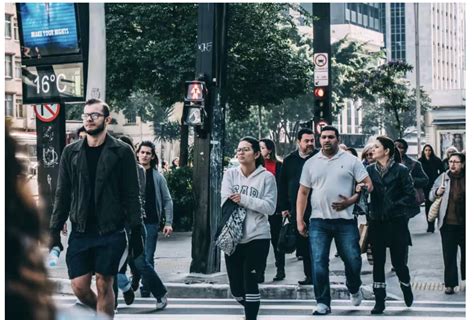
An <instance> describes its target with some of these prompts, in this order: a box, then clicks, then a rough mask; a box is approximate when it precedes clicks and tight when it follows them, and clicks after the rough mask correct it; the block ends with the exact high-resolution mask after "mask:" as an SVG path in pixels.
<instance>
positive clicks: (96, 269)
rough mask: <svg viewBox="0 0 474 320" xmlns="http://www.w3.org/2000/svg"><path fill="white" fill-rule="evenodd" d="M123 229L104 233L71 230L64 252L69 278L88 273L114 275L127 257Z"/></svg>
mask: <svg viewBox="0 0 474 320" xmlns="http://www.w3.org/2000/svg"><path fill="white" fill-rule="evenodd" d="M127 253H128V252H127V238H126V235H125V230H122V231H117V232H113V233H109V234H106V235H98V234H87V233H79V232H75V231H73V232H71V235H70V237H69V242H68V248H67V253H66V264H67V268H68V274H69V278H70V279H74V278H77V277H80V276H83V275H85V274H88V273H99V274H101V275H104V276H113V275H116V274H117V273H118V271H119V269H120V267H121V266H122V265H123V264H124V263H125V260H126V258H127Z"/></svg>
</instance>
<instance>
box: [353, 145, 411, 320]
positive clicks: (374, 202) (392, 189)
mask: <svg viewBox="0 0 474 320" xmlns="http://www.w3.org/2000/svg"><path fill="white" fill-rule="evenodd" d="M373 158H374V159H375V160H376V163H373V164H371V165H369V166H368V167H367V172H368V173H369V176H370V179H371V180H372V182H373V185H374V189H373V191H372V193H371V201H370V210H369V214H368V215H367V222H368V224H369V230H368V242H369V244H370V245H371V247H372V254H373V259H374V265H373V279H374V284H373V287H374V294H375V306H374V308H373V309H372V311H371V313H372V314H381V313H383V311H384V310H385V297H386V290H385V287H386V284H385V260H386V251H387V250H386V249H387V248H389V249H390V257H391V260H392V264H393V266H394V267H395V272H396V274H397V276H398V279H399V281H400V287H401V289H402V292H403V296H404V299H405V304H406V305H407V306H408V307H409V306H411V305H412V303H413V293H412V290H411V286H410V273H409V270H408V267H407V263H406V261H405V256H406V253H407V250H408V246H409V245H411V237H410V231H409V230H408V217H409V216H410V214H411V213H412V211H415V210H418V211H419V207H418V206H417V204H416V198H415V189H414V187H413V180H412V178H411V176H410V172H409V170H408V168H407V167H405V166H404V165H402V164H400V160H401V159H400V154H399V153H398V150H397V149H396V148H395V144H394V142H393V141H392V140H391V139H390V138H387V137H384V136H379V137H377V139H376V141H375V143H374V148H373ZM359 188H360V185H358V186H357V190H358V189H359Z"/></svg>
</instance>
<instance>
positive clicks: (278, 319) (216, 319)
mask: <svg viewBox="0 0 474 320" xmlns="http://www.w3.org/2000/svg"><path fill="white" fill-rule="evenodd" d="M114 318H115V319H122V320H135V319H154V320H156V319H157V318H159V319H160V320H162V319H164V320H183V319H186V320H187V319H189V320H222V319H226V320H242V319H243V315H227V314H226V315H222V314H192V315H185V314H179V315H170V314H160V315H159V317H158V316H157V314H133V315H132V314H116V315H115V317H114ZM350 318H351V319H357V320H374V316H353V315H351V316H350ZM383 318H384V319H388V320H400V319H401V318H403V320H433V317H419V316H406V315H403V316H383ZM258 319H260V320H288V319H297V320H314V319H315V316H306V315H305V316H293V315H284V316H277V315H266V316H265V315H259V316H258ZM324 319H341V315H327V316H324ZM436 319H439V320H442V319H449V320H465V318H464V317H451V316H450V317H436Z"/></svg>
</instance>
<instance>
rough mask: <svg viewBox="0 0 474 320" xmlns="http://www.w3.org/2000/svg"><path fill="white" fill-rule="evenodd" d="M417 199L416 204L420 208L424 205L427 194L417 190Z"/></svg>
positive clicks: (419, 189)
mask: <svg viewBox="0 0 474 320" xmlns="http://www.w3.org/2000/svg"><path fill="white" fill-rule="evenodd" d="M415 198H416V204H418V205H419V206H421V205H422V203H423V202H425V200H426V199H425V192H424V191H423V189H421V188H416V189H415Z"/></svg>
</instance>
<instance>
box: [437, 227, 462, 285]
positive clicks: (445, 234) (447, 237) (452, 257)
mask: <svg viewBox="0 0 474 320" xmlns="http://www.w3.org/2000/svg"><path fill="white" fill-rule="evenodd" d="M440 231H441V241H442V244H443V260H444V285H445V286H446V287H453V288H454V287H456V286H457V285H458V284H459V282H458V266H457V262H458V259H457V255H458V247H460V248H461V279H462V280H465V279H466V227H465V226H462V225H450V224H447V225H446V224H445V225H443V227H442V228H441V230H440Z"/></svg>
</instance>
